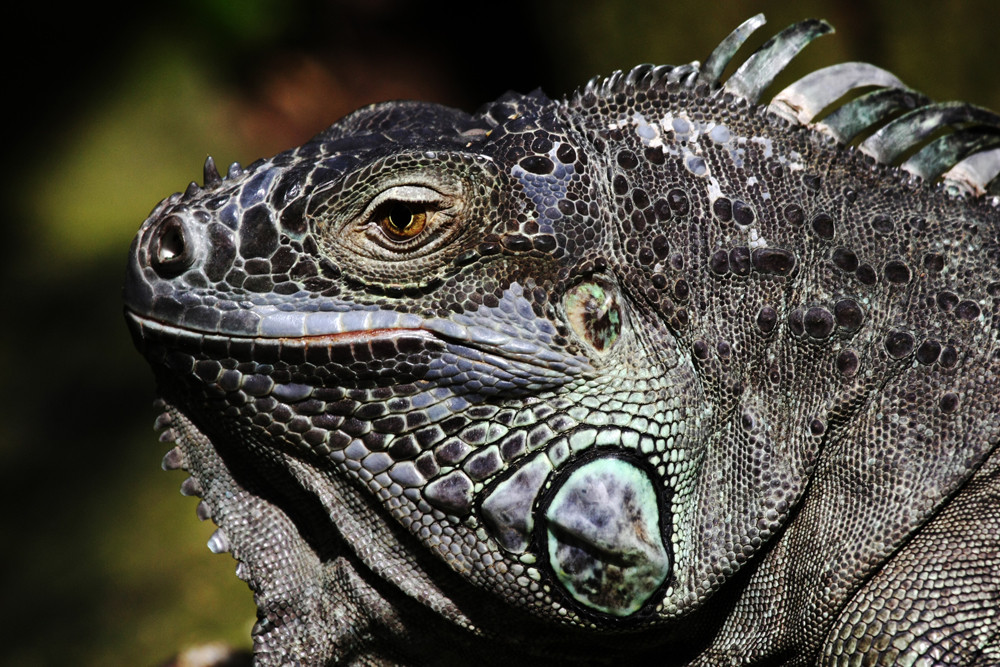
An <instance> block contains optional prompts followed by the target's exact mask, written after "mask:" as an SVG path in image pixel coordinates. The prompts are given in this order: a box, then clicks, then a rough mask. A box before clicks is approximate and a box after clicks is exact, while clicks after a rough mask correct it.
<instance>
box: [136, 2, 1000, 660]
mask: <svg viewBox="0 0 1000 667" xmlns="http://www.w3.org/2000/svg"><path fill="white" fill-rule="evenodd" d="M755 21H757V19H752V20H751V21H750V22H748V23H747V24H746V25H745V27H744V28H741V30H743V31H744V33H746V34H748V33H749V31H752V29H753V28H754V27H756V25H757V24H759V22H758V23H755ZM826 31H827V27H826V26H825V24H822V23H819V22H807V23H804V24H800V25H799V26H794V27H793V28H791V29H789V30H788V31H786V32H784V33H782V34H781V35H780V36H779V38H778V39H777V40H776V41H775V42H773V43H770V44H768V45H765V47H764V50H763V51H762V52H761V54H760V57H758V58H756V59H753V58H752V59H751V60H750V61H748V64H747V65H746V66H744V68H741V69H740V70H738V71H737V73H736V74H735V75H734V76H733V77H732V78H730V80H729V81H728V82H727V83H726V84H725V86H722V85H720V84H719V82H718V81H717V80H716V79H717V78H718V73H719V72H721V71H722V69H723V68H724V67H725V64H726V63H727V62H728V59H729V57H731V55H732V52H734V51H735V47H733V44H734V43H735V46H736V47H738V45H739V44H738V43H737V42H739V41H740V40H739V39H737V38H738V37H739V36H740V35H743V36H744V37H745V35H744V34H743V33H741V32H740V31H739V30H738V31H737V32H736V33H734V35H736V37H733V38H732V39H731V40H730V41H729V42H724V43H723V45H721V46H720V48H719V50H717V52H716V55H715V56H714V57H713V58H711V59H709V61H707V62H706V65H705V66H704V67H703V68H699V67H698V66H697V65H690V66H685V67H681V68H673V69H671V68H649V67H640V68H636V69H635V70H633V71H632V72H630V73H629V74H627V75H615V76H614V77H611V78H610V79H608V80H603V81H595V82H592V83H591V84H588V86H587V87H586V88H584V89H583V90H581V91H580V92H579V93H577V94H576V95H575V96H573V97H572V98H570V99H568V100H563V101H553V100H550V99H548V98H546V97H545V96H544V95H542V94H540V93H535V94H532V95H528V96H523V95H515V94H508V95H507V96H505V97H503V98H501V99H500V100H498V101H497V102H495V103H493V104H490V105H487V106H486V107H484V108H483V109H482V110H480V111H479V112H478V113H476V114H471V115H470V114H466V113H463V112H460V111H456V110H452V109H447V108H444V107H440V106H435V105H430V104H420V103H389V104H382V105H376V106H373V107H368V108H366V109H362V110H360V111H358V112H356V113H354V114H352V115H350V116H348V117H347V118H345V119H343V120H341V121H340V122H338V123H336V124H335V125H333V126H332V127H331V128H329V129H328V130H326V131H325V132H323V133H321V134H320V135H318V136H317V137H316V138H315V139H313V140H312V141H310V142H309V143H307V144H305V145H303V146H301V147H299V148H296V149H293V150H290V151H288V152H285V153H282V154H280V155H278V156H276V157H274V158H272V159H270V160H265V161H261V162H257V163H255V164H253V165H251V166H250V167H248V168H247V169H241V168H239V167H235V168H234V169H231V170H230V173H229V174H228V175H227V176H226V177H225V178H221V177H219V176H218V174H217V173H216V172H215V169H214V165H212V164H211V163H209V164H208V165H206V178H205V184H204V186H203V187H199V186H196V185H192V187H190V188H189V189H188V191H187V192H185V193H184V194H177V195H174V196H172V197H170V198H168V199H166V200H164V201H163V202H162V203H161V204H160V205H159V206H158V207H157V208H156V210H154V211H153V213H152V214H151V215H150V217H149V219H148V220H147V221H146V222H145V223H144V225H143V227H142V229H140V231H139V234H138V235H137V237H136V240H135V242H134V243H133V246H132V250H131V252H130V261H129V267H128V277H127V281H126V287H125V302H126V305H127V319H128V321H129V325H130V327H131V328H132V331H133V334H134V337H135V340H136V343H137V345H138V347H139V348H140V350H141V351H142V352H143V353H144V354H145V355H146V357H147V358H148V359H149V361H150V364H151V365H152V367H153V370H154V372H155V374H156V377H157V381H158V383H159V387H160V391H161V395H162V396H163V400H164V410H165V412H164V415H163V417H161V419H160V421H159V425H160V426H161V427H163V428H165V429H166V430H165V432H164V438H165V439H168V440H172V441H174V442H176V443H177V447H176V448H175V449H173V450H171V452H170V453H169V454H168V455H167V458H166V459H165V465H166V466H167V467H170V468H184V469H186V470H187V471H188V472H189V473H190V474H191V478H190V480H189V481H187V482H185V491H186V492H189V493H194V494H197V495H200V496H202V497H203V498H204V502H203V504H202V506H201V510H200V511H201V512H202V513H203V514H204V515H206V516H211V517H212V519H213V520H214V521H215V522H216V523H217V524H218V525H219V527H220V531H219V532H218V533H217V534H216V535H215V536H214V537H213V539H212V541H211V542H210V547H212V548H213V550H216V551H223V550H229V551H231V552H232V553H233V555H234V557H235V558H236V559H237V560H238V561H239V562H240V565H239V567H238V574H240V576H241V577H243V578H244V579H246V580H247V582H248V583H249V585H250V587H251V588H252V589H253V591H254V593H255V596H256V601H257V604H258V608H259V621H258V624H257V626H256V627H255V631H254V639H255V652H256V660H257V662H258V664H262V665H272V664H286V663H289V662H294V663H300V664H326V663H331V662H336V661H340V662H347V663H352V662H353V663H359V664H396V663H409V664H468V662H469V660H470V656H471V655H475V656H476V657H475V660H476V661H477V662H482V663H484V664H510V663H511V662H512V661H517V662H518V664H533V663H538V664H542V663H544V664H552V663H553V662H557V663H558V662H563V661H566V662H571V663H572V664H603V663H609V664H611V663H619V662H621V661H622V660H623V659H624V660H645V661H649V662H655V664H678V665H680V664H692V665H718V664H731V665H751V664H754V665H763V664H767V665H772V664H788V665H805V664H817V663H823V664H861V663H860V662H857V661H858V660H861V658H862V656H864V659H865V660H869V661H872V662H866V663H865V664H896V663H897V662H898V663H900V664H913V662H914V661H915V660H916V659H917V658H918V657H921V656H922V657H923V658H924V659H926V660H930V661H931V662H934V663H941V664H993V663H994V662H995V660H996V659H997V653H998V651H1000V648H998V644H997V640H996V632H997V621H996V620H995V616H996V613H995V612H996V610H997V608H998V605H997V597H998V592H1000V575H998V574H997V573H998V572H1000V530H998V528H1000V504H998V503H997V501H996V498H997V494H998V492H1000V481H998V476H997V475H998V473H997V470H998V460H997V457H996V456H994V450H995V448H996V444H997V441H998V439H1000V399H998V394H997V380H998V378H997V375H998V370H1000V364H998V362H997V359H996V356H995V355H996V349H997V331H996V328H995V321H994V320H995V313H996V311H997V307H998V304H1000V263H998V261H997V259H998V258H1000V245H998V241H997V236H998V234H997V230H998V227H997V225H998V222H1000V215H998V209H997V200H996V198H995V197H992V196H990V195H988V194H984V193H983V191H986V190H988V189H989V187H990V186H989V184H988V181H989V180H990V179H989V178H984V177H982V176H981V174H982V173H985V172H989V171H990V169H991V168H992V165H993V164H994V163H996V162H997V158H990V155H991V154H989V153H986V152H985V151H987V150H989V149H990V148H991V147H992V146H995V145H996V144H995V139H993V137H995V131H996V128H997V126H998V125H1000V123H997V122H996V120H995V118H994V117H993V116H991V115H988V114H986V113H985V112H982V111H981V110H970V109H969V108H967V107H961V108H959V107H956V108H951V107H948V108H945V109H943V110H941V109H938V108H936V107H928V109H930V110H931V111H930V112H927V113H931V112H933V114H937V116H933V117H934V118H936V119H937V121H936V122H937V125H936V126H934V127H940V128H943V129H945V130H948V131H950V130H953V129H955V128H956V127H958V125H959V124H964V123H967V122H970V121H971V122H973V123H974V126H973V129H972V130H970V131H969V132H968V136H969V137H972V139H971V140H966V139H964V138H960V139H956V144H955V145H957V144H961V145H962V146H965V147H966V151H965V152H964V153H961V152H960V151H955V150H952V148H954V145H952V144H949V145H948V146H945V145H944V144H943V143H942V144H933V145H931V146H930V148H928V150H927V151H925V152H922V153H919V154H917V156H916V157H914V158H911V159H910V160H909V161H908V162H907V163H906V170H904V169H900V168H899V167H897V166H893V164H884V162H899V161H900V159H901V157H902V154H904V153H906V154H907V157H908V156H909V153H912V151H907V149H908V148H909V147H911V146H913V145H917V144H918V143H920V142H921V141H923V139H922V137H921V135H920V132H921V127H923V126H924V125H927V124H926V123H924V124H923V125H921V124H920V123H919V122H918V121H916V120H907V118H906V117H904V119H903V121H902V122H900V123H896V124H895V125H889V126H888V127H889V128H890V129H889V130H886V131H885V132H880V133H876V134H877V137H874V138H873V139H872V140H870V141H868V142H865V143H864V144H863V145H862V150H861V151H859V150H856V149H853V148H846V147H845V146H844V145H843V144H842V143H840V142H839V141H838V140H837V139H841V140H843V141H850V139H851V137H850V136H845V134H850V133H849V132H848V129H849V128H851V127H853V126H852V125H851V123H849V122H847V121H845V120H844V119H845V118H847V119H848V120H851V119H853V120H854V121H855V125H858V126H860V127H861V128H862V129H864V130H866V131H869V132H870V131H873V130H874V129H875V128H878V127H880V126H882V125H884V124H885V123H886V120H887V114H888V113H889V112H890V111H891V109H889V108H888V107H883V106H878V104H880V103H876V102H873V101H870V100H871V99H873V98H866V99H868V100H869V101H866V102H863V103H861V104H860V106H856V107H853V108H852V107H849V106H848V107H842V109H845V108H846V110H845V111H841V112H840V114H841V115H840V116H839V117H836V116H830V117H829V118H828V119H827V120H826V121H824V122H817V121H814V120H813V118H812V115H811V114H806V111H807V110H808V107H809V106H810V104H813V105H815V106H825V103H823V100H822V97H823V95H824V94H826V93H825V92H821V91H823V90H824V89H826V90H827V91H828V90H829V89H835V88H836V87H837V85H841V84H842V83H843V80H844V79H845V78H846V75H845V74H844V72H845V71H846V70H838V72H839V73H835V72H832V71H831V72H828V73H826V74H824V75H821V76H820V81H821V83H822V85H820V86H818V87H812V88H809V87H808V86H805V85H804V84H803V85H802V86H800V88H799V89H798V90H799V92H801V91H803V90H804V91H806V92H804V93H802V94H801V95H799V96H798V97H796V95H794V94H791V93H790V94H788V95H784V94H783V95H781V96H779V98H777V99H776V101H775V103H774V104H772V105H771V106H770V107H766V106H757V104H756V102H757V99H758V97H759V95H760V91H761V90H762V89H763V88H764V87H766V85H767V84H768V83H769V82H770V80H771V78H773V75H774V74H775V73H776V71H778V70H780V69H781V67H783V65H784V62H786V61H787V60H788V59H789V58H790V57H792V56H793V55H794V54H795V53H796V52H797V51H798V50H799V49H800V48H802V47H803V46H804V45H805V44H806V43H807V42H808V41H809V40H810V39H812V38H813V37H815V36H818V35H820V34H822V33H823V32H826ZM734 40H735V41H734ZM720 64H721V66H720ZM762 64H763V65H767V66H762ZM851 71H852V72H854V71H855V70H851ZM858 71H862V70H858ZM863 73H864V74H865V76H876V77H877V78H878V79H879V81H880V83H879V85H882V86H885V87H886V90H890V91H895V92H890V93H887V95H895V96H896V97H899V98H900V99H901V100H902V102H900V103H901V104H903V105H904V106H906V105H908V106H910V107H912V106H921V105H923V104H924V103H925V101H924V100H923V99H922V98H920V96H918V95H916V94H911V93H909V92H904V93H899V90H898V89H899V86H898V85H896V84H894V83H891V82H890V80H889V79H888V77H889V76H890V75H888V74H887V73H884V72H881V71H879V73H877V74H872V72H871V71H870V70H863ZM852 76H853V75H852ZM892 81H895V80H894V79H892ZM851 85H852V86H853V85H866V84H865V82H863V81H862V82H860V83H856V84H851ZM845 90H846V88H845ZM897 93H898V94H897ZM789 101H791V102H789ZM779 102H783V103H784V106H782V104H779ZM858 109H860V111H858ZM921 113H923V112H921ZM933 114H932V115H933ZM803 115H805V117H803ZM821 120H822V119H821ZM934 127H932V128H931V129H934ZM845 128H848V129H845ZM977 128H981V129H977ZM831 136H832V137H834V138H831ZM955 136H956V137H961V136H964V135H960V134H958V133H956V134H955ZM963 142H964V143H963ZM976 151H980V152H981V153H982V155H981V156H980V157H981V158H983V156H985V158H983V162H981V163H980V165H979V167H978V169H979V170H978V171H975V170H973V172H974V174H978V175H979V176H976V175H973V176H969V173H970V171H969V170H968V169H966V167H967V165H968V164H969V163H966V164H963V165H962V166H960V167H959V168H957V169H954V170H952V171H950V172H949V173H947V174H944V172H945V171H947V170H948V169H950V168H951V167H952V166H954V165H955V164H956V163H957V162H959V161H960V160H961V158H963V157H964V156H965V154H966V153H969V152H976ZM865 153H868V154H869V155H870V156H871V157H870V156H869V155H866V154H865ZM897 154H899V157H897ZM991 160H992V161H991ZM984 170H985V171H984ZM911 172H912V173H919V174H920V175H922V176H924V177H925V179H920V178H916V177H914V176H913V175H912V173H911ZM942 174H944V180H943V182H939V183H935V182H934V181H935V180H938V179H939V177H940V176H941V175H942ZM992 175H995V171H993V172H992ZM977 178H978V180H977ZM990 178H991V177H990ZM977 191H978V192H977ZM991 652H992V653H991ZM977 661H978V662H977Z"/></svg>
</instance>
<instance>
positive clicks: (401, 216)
mask: <svg viewBox="0 0 1000 667" xmlns="http://www.w3.org/2000/svg"><path fill="white" fill-rule="evenodd" d="M378 223H379V227H381V229H382V231H383V232H385V234H386V236H388V237H389V238H390V239H392V240H396V241H405V240H407V239H412V238H413V237H415V236H417V235H418V234H420V233H421V232H422V231H423V230H424V228H425V227H426V226H427V210H426V208H422V207H419V206H418V205H414V204H411V203H408V202H402V201H394V202H391V203H389V204H388V205H387V206H386V207H385V208H384V209H383V213H382V214H381V215H380V216H378Z"/></svg>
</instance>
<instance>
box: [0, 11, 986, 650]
mask: <svg viewBox="0 0 1000 667" xmlns="http://www.w3.org/2000/svg"><path fill="white" fill-rule="evenodd" d="M429 6H430V5H427V4H426V3H406V2H404V1H403V0H374V1H368V2H366V1H365V0H341V1H339V2H336V1H332V0H331V1H326V2H324V1H321V0H294V1H279V0H253V1H246V0H245V1H243V2H229V1H227V0H197V1H195V0H187V1H184V2H174V3H169V4H160V3H151V4H150V3H135V4H134V5H131V6H124V7H123V6H119V5H115V6H114V7H113V8H112V7H111V6H108V7H102V6H101V5H100V4H98V5H94V4H88V3H79V4H77V5H70V6H66V7H60V8H58V9H57V8H53V7H49V6H47V5H42V4H40V3H36V5H35V6H30V7H18V8H17V9H15V10H14V11H15V12H20V13H21V14H17V15H12V16H10V17H9V18H10V21H9V25H11V26H18V28H19V29H20V30H21V31H23V32H24V34H25V35H30V36H32V38H31V39H30V40H29V41H28V42H27V44H28V45H27V46H25V45H24V44H23V43H20V42H19V43H18V44H15V43H14V42H15V41H16V40H6V44H5V47H4V48H6V49H12V50H13V51H12V52H10V53H6V54H5V55H6V56H7V58H5V62H7V63H11V66H10V67H9V68H7V72H6V76H7V80H6V82H5V84H6V89H7V93H8V99H9V100H14V101H15V103H13V104H11V103H8V106H9V109H8V112H9V113H10V112H12V113H13V114H14V121H13V123H11V124H10V127H11V128H12V132H11V133H10V134H11V136H10V138H9V139H8V141H7V143H6V144H5V156H4V157H5V159H4V161H3V164H4V165H5V167H6V171H5V173H4V177H3V178H2V179H0V187H2V188H3V193H4V198H3V201H4V202H5V203H6V207H5V211H4V217H3V220H2V222H0V224H3V225H4V227H3V231H4V238H5V243H3V244H0V259H2V262H0V272H2V275H0V278H2V281H0V285H2V287H0V289H2V290H3V293H2V302H3V304H4V307H5V309H4V325H3V326H2V327H0V368H2V369H3V371H2V372H3V375H2V378H3V382H2V383H0V488H2V489H3V490H4V493H5V494H6V495H5V501H6V502H5V503H4V506H5V507H7V508H8V509H7V516H6V517H5V521H4V522H3V524H2V525H3V528H2V529H0V530H2V531H3V532H2V533H0V540H2V543H3V545H5V548H4V549H2V550H0V553H2V556H0V558H2V560H0V572H2V574H0V577H2V579H0V587H2V590H3V591H4V593H3V599H4V602H5V604H3V605H2V611H0V627H3V628H4V634H5V640H4V642H3V643H2V648H0V663H3V664H17V665H49V664H80V665H105V664H140V665H142V664H157V663H159V662H161V661H163V660H165V659H166V658H168V657H169V656H170V655H171V654H173V653H175V652H176V651H178V650H180V649H181V648H183V647H186V646H188V645H190V644H194V643H201V642H209V641H214V640H219V639H222V640H225V641H229V642H231V643H234V644H237V645H244V646H245V645H249V630H250V627H251V624H252V622H253V606H252V601H251V596H250V594H249V593H248V592H247V590H246V586H245V585H244V584H243V583H242V582H240V581H239V580H238V579H236V577H235V576H233V565H234V564H233V561H232V559H231V558H229V557H227V556H212V555H211V554H209V553H208V551H207V549H205V547H204V544H205V541H206V540H207V539H208V537H209V535H210V534H211V532H212V530H213V527H212V526H211V525H208V524H201V523H199V522H197V521H196V520H195V519H194V517H193V514H194V511H193V510H194V505H195V501H194V500H191V499H183V500H182V499H179V498H178V497H177V495H176V489H177V487H178V485H179V484H180V482H181V480H182V479H183V477H182V476H181V475H180V473H171V474H164V473H162V472H160V471H159V467H158V461H159V458H160V456H162V454H163V452H164V451H165V450H166V447H165V446H162V445H161V446H157V444H156V438H155V435H154V434H153V433H152V431H151V428H150V426H151V423H152V420H153V418H154V416H155V413H154V411H153V410H152V408H151V407H150V404H151V401H152V399H153V396H154V389H153V386H152V379H151V375H150V374H149V372H148V371H147V369H146V367H145V364H144V362H143V361H142V360H141V359H140V358H139V356H138V355H137V354H135V352H134V351H133V350H132V346H131V341H130V340H129V338H128V335H127V331H126V329H125V326H124V323H123V321H122V317H121V305H120V286H121V276H122V271H123V268H124V263H125V254H126V250H127V248H128V245H129V242H130V240H131V237H132V235H133V234H134V232H135V230H136V228H137V227H138V226H139V224H140V222H141V221H142V219H143V218H144V217H145V215H146V214H147V213H148V211H149V210H150V209H151V208H152V207H153V205H154V204H155V203H156V202H157V201H158V200H159V199H160V198H162V197H163V196H165V195H167V194H169V193H170V192H172V191H174V190H181V189H183V188H184V187H185V186H186V183H187V182H188V181H189V180H191V179H192V178H194V177H198V178H199V179H200V164H201V162H202V161H203V160H204V158H205V156H206V155H207V154H213V155H214V156H215V157H216V160H217V162H218V163H219V164H220V165H225V164H227V163H228V162H229V161H232V160H241V161H245V162H247V161H251V160H253V159H255V158H256V157H258V156H262V155H267V154H271V153H273V152H275V151H278V150H281V149H283V148H286V147H288V146H292V145H295V144H298V143H300V142H302V141H303V140H305V139H307V138H308V137H309V136H310V135H311V134H312V133H314V132H317V131H319V130H321V129H322V128H323V127H325V126H326V125H327V124H329V123H330V122H332V121H333V120H335V119H336V118H338V117H339V116H341V115H343V114H345V113H347V112H349V111H350V110H352V109H354V108H356V107H358V106H361V105H363V104H367V103H370V102H374V101H379V100H384V99H394V98H420V99H426V100H432V101H437V102H442V103H446V104H451V105H456V106H461V107H464V108H466V109H474V108H475V107H476V106H478V104H479V103H481V102H485V101H487V100H489V99H492V98H494V97H496V96H497V95H499V94H501V93H503V92H504V91H505V90H506V89H508V88H512V89H515V90H520V91H528V90H531V89H532V88H534V87H536V86H539V85H540V86H542V87H543V89H544V90H546V91H547V92H549V93H550V94H552V95H562V94H565V93H568V92H570V91H571V90H572V89H573V88H574V87H576V86H577V85H580V84H582V83H583V82H584V81H585V80H586V79H588V78H589V77H590V76H592V75H593V74H596V73H609V72H610V71H612V70H613V69H616V68H627V67H629V66H631V65H633V64H635V63H638V62H658V63H678V62H687V61H690V60H693V59H704V58H705V57H706V56H707V54H708V52H709V51H710V49H711V48H712V47H713V46H714V45H715V44H716V43H717V42H718V41H719V39H721V38H722V37H723V36H724V35H725V34H726V33H727V32H728V31H729V30H730V29H731V28H732V27H734V26H735V25H737V24H738V23H739V22H740V21H742V20H743V19H745V18H746V17H748V16H749V15H751V14H753V13H756V12H758V11H764V12H766V13H767V15H768V18H769V23H770V26H769V30H764V31H762V34H761V36H760V37H759V39H758V40H757V41H756V44H759V43H760V42H761V41H763V39H764V37H765V35H764V34H763V33H768V34H770V31H774V30H778V29H780V28H782V27H784V26H786V25H788V24H790V23H792V22H793V21H796V20H799V19H801V18H805V17H807V16H821V17H825V18H827V19H829V20H830V21H831V22H832V23H834V25H835V26H836V27H837V28H838V31H839V32H838V35H836V36H834V37H826V38H824V39H821V40H819V41H818V42H817V43H816V44H815V45H812V46H810V47H809V48H808V49H807V50H806V51H805V53H804V54H803V55H802V57H801V58H799V59H798V60H797V61H796V62H795V63H794V64H793V67H792V68H791V71H790V73H789V74H788V75H787V77H788V78H787V79H786V80H784V82H785V83H787V82H788V81H790V80H792V79H793V78H794V77H795V76H799V75H801V74H803V73H805V72H806V71H808V70H810V69H812V68H815V67H818V66H821V65H825V64H831V63H833V62H837V61H840V60H844V59H861V60H868V61H871V62H875V63H876V64H879V65H881V66H883V67H886V68H888V69H890V70H892V71H894V72H896V73H897V74H898V75H899V76H900V77H901V78H902V79H903V80H904V81H906V82H907V83H909V84H910V85H912V86H914V87H916V88H918V89H921V90H923V91H925V92H927V93H928V94H930V95H932V96H933V97H935V98H937V99H966V100H969V101H973V102H976V103H979V104H982V105H984V106H989V107H992V108H995V109H1000V76H997V56H996V49H995V44H994V43H993V40H994V39H995V31H994V30H993V29H992V28H991V26H992V25H995V22H994V19H996V18H997V16H998V15H1000V9H998V8H997V6H996V5H995V2H993V1H992V0H991V1H989V2H987V1H978V2H976V1H971V0H968V1H952V2H948V3H925V4H921V3H908V4H907V5H906V10H905V11H902V12H901V11H900V4H899V3H897V2H894V1H890V0H881V1H878V2H860V1H859V0H853V1H845V2H818V1H816V2H810V1H804V2H798V3H788V2H779V1H778V0H772V1H768V2H751V1H749V0H747V1H743V2H731V3H725V4H722V3H708V2H695V1H694V0H686V1H683V2H667V1H664V0H657V1H653V0H645V1H640V2H632V3H624V2H610V1H605V0H580V1H578V2H572V3H571V2H557V1H549V2H535V3H530V2H527V1H524V0H521V1H512V2H506V3H503V4H502V5H500V4H498V5H492V6H489V7H484V8H483V9H480V10H478V11H479V12H480V13H478V14H476V13H473V12H471V11H470V8H469V6H468V5H467V4H464V3H463V4H458V3H438V4H436V5H434V6H435V9H434V10H433V11H431V10H429V9H427V7H429ZM42 55H44V57H41V56H42ZM779 83H780V82H779Z"/></svg>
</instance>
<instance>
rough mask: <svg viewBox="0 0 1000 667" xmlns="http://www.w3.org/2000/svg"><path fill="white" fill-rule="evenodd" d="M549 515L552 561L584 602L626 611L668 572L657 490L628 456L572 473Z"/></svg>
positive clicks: (637, 604) (616, 613) (633, 608)
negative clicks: (626, 458) (628, 459)
mask: <svg viewBox="0 0 1000 667" xmlns="http://www.w3.org/2000/svg"><path fill="white" fill-rule="evenodd" d="M545 519H546V522H547V525H546V541H547V546H548V558H549V565H550V566H551V567H552V571H553V572H554V573H555V576H556V579H557V580H558V581H559V583H560V584H562V586H563V587H565V589H566V591H567V592H568V593H569V594H570V595H571V596H572V597H573V598H574V599H575V600H577V601H578V602H580V603H581V604H583V605H586V606H587V607H590V608H592V609H594V610H597V611H600V612H604V613H606V614H611V615H613V616H629V615H631V614H633V613H635V612H636V611H638V610H639V609H640V608H641V607H642V606H643V604H645V602H646V601H647V600H648V599H649V598H650V596H652V595H653V593H654V592H656V590H657V589H659V588H660V586H662V585H663V583H664V581H666V579H667V576H668V575H669V574H670V568H671V563H670V554H669V552H668V551H667V548H666V546H665V544H664V534H663V526H661V522H660V503H659V499H658V496H657V492H656V487H655V486H654V483H653V481H652V480H651V479H650V477H649V475H648V474H647V473H646V471H645V470H643V469H641V468H640V467H638V466H637V465H634V464H633V463H631V462H629V461H627V460H625V459H622V458H618V457H616V456H603V457H601V458H597V459H594V460H591V461H589V462H587V463H584V464H583V465H581V466H579V467H578V468H576V469H575V470H573V471H572V472H570V473H569V474H568V475H567V476H566V477H565V479H564V481H563V482H562V485H561V486H560V487H559V488H558V489H557V490H556V491H555V493H554V495H553V496H552V501H551V503H550V504H549V506H548V509H547V510H546V512H545Z"/></svg>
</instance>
